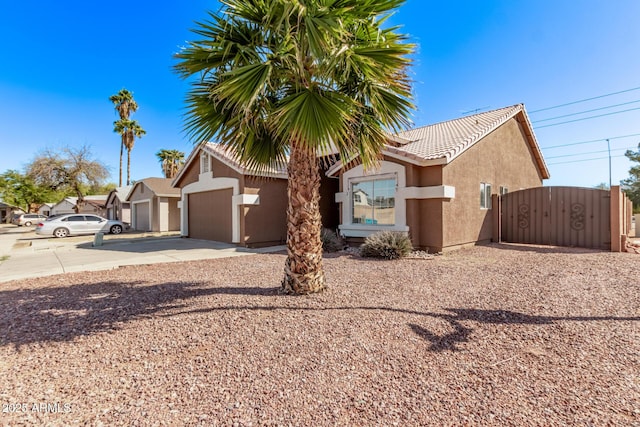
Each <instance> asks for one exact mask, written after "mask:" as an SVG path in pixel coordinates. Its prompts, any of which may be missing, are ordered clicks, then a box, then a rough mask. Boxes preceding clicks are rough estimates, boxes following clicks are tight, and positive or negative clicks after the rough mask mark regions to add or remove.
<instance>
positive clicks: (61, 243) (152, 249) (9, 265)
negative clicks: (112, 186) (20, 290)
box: [0, 224, 285, 282]
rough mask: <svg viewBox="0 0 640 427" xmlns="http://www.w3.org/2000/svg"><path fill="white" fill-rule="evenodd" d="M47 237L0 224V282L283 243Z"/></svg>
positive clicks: (174, 236)
mask: <svg viewBox="0 0 640 427" xmlns="http://www.w3.org/2000/svg"><path fill="white" fill-rule="evenodd" d="M93 242H94V236H93V235H91V236H78V237H67V238H64V239H55V238H48V237H43V236H38V235H36V234H35V232H34V229H33V228H32V227H29V228H27V227H17V226H15V225H5V224H0V282H7V281H10V280H17V279H25V278H29V277H42V276H49V275H53V274H61V273H69V272H74V271H95V270H109V269H112V268H118V267H120V266H124V265H142V264H156V263H165V262H177V261H194V260H201V259H212V258H224V257H233V256H243V255H251V254H255V253H265V252H277V251H281V250H284V249H285V247H284V246H275V247H269V248H261V249H247V248H241V247H237V246H234V245H230V244H227V243H221V242H213V241H208V240H197V239H188V238H181V237H179V235H178V234H177V233H170V234H168V233H164V234H162V233H130V232H129V233H123V234H121V235H118V236H112V235H105V236H104V239H103V241H102V245H101V246H95V247H94V246H93Z"/></svg>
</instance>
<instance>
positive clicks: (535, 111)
mask: <svg viewBox="0 0 640 427" xmlns="http://www.w3.org/2000/svg"><path fill="white" fill-rule="evenodd" d="M638 89H640V86H639V87H634V88H631V89H625V90H621V91H618V92H612V93H607V94H604V95H598V96H594V97H592V98H585V99H580V100H578V101H572V102H567V103H565V104H559V105H554V106H552V107H546V108H540V109H539V110H533V111H529V114H533V113H539V112H540V111H547V110H553V109H555V108H560V107H566V106H568V105H574V104H579V103H581V102H587V101H593V100H594V99H600V98H605V97H607V96H613V95H619V94H621V93H626V92H632V91H634V90H638Z"/></svg>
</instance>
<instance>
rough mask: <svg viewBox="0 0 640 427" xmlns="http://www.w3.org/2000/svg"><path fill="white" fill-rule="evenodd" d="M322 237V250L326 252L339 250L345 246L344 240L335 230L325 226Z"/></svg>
mask: <svg viewBox="0 0 640 427" xmlns="http://www.w3.org/2000/svg"><path fill="white" fill-rule="evenodd" d="M320 238H321V239H322V250H323V251H325V252H338V251H339V250H342V249H343V248H344V242H343V241H342V239H341V238H340V236H338V234H337V233H336V232H334V231H331V230H329V229H328V228H323V229H322V233H321V234H320Z"/></svg>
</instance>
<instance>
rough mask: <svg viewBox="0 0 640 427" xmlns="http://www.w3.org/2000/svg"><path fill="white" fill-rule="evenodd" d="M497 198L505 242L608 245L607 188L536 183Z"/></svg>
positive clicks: (589, 246) (609, 202) (609, 198)
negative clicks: (536, 185) (537, 184)
mask: <svg viewBox="0 0 640 427" xmlns="http://www.w3.org/2000/svg"><path fill="white" fill-rule="evenodd" d="M500 202H501V203H500V206H501V212H500V213H501V234H502V235H501V239H502V241H504V242H511V243H530V244H538V245H555V246H577V247H582V248H593V249H605V250H610V249H611V237H610V236H611V228H610V224H611V220H610V214H611V213H610V212H611V210H610V209H611V196H610V193H609V191H607V190H598V189H592V188H578V187H537V188H530V189H526V190H520V191H514V192H513V193H508V194H505V195H503V196H501V198H500Z"/></svg>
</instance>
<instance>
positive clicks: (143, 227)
mask: <svg viewBox="0 0 640 427" xmlns="http://www.w3.org/2000/svg"><path fill="white" fill-rule="evenodd" d="M133 206H134V207H135V211H136V230H138V231H151V227H150V224H149V202H145V203H136V204H135V205H133Z"/></svg>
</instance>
